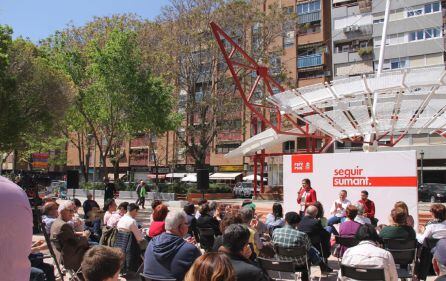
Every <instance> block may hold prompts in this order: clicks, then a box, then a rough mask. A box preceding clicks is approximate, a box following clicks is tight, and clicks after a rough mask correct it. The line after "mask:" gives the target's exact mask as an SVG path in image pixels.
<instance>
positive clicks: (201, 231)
mask: <svg viewBox="0 0 446 281" xmlns="http://www.w3.org/2000/svg"><path fill="white" fill-rule="evenodd" d="M214 235H215V233H214V230H213V229H212V228H198V237H199V238H200V247H201V248H202V249H203V250H205V251H206V252H208V251H209V250H211V249H212V247H213V246H214V239H215V237H214ZM203 242H204V243H203Z"/></svg>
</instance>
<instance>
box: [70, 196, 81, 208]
mask: <svg viewBox="0 0 446 281" xmlns="http://www.w3.org/2000/svg"><path fill="white" fill-rule="evenodd" d="M71 201H73V203H74V205H75V206H76V207H78V208H80V207H82V203H81V201H80V200H79V199H77V198H74V199H73V200H71Z"/></svg>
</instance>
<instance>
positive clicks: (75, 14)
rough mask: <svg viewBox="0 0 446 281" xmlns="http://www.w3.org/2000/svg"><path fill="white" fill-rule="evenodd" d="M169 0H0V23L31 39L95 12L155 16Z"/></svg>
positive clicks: (41, 36)
mask: <svg viewBox="0 0 446 281" xmlns="http://www.w3.org/2000/svg"><path fill="white" fill-rule="evenodd" d="M168 3H169V0H0V24H7V25H9V26H11V27H12V28H13V29H14V38H16V37H18V36H22V37H25V38H30V39H31V40H32V41H34V42H38V41H39V39H43V38H46V37H48V36H49V35H50V34H53V33H54V32H55V31H56V30H60V29H63V28H64V27H65V26H66V25H67V24H68V23H70V22H73V23H74V25H76V26H80V25H83V24H85V23H86V22H88V21H90V20H91V19H92V18H93V17H94V16H99V17H100V16H109V15H112V14H115V13H136V14H138V15H140V16H141V17H143V18H147V19H154V18H155V17H156V16H157V15H159V13H160V10H161V7H162V6H164V5H167V4H168Z"/></svg>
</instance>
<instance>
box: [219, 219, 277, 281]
mask: <svg viewBox="0 0 446 281" xmlns="http://www.w3.org/2000/svg"><path fill="white" fill-rule="evenodd" d="M249 237H250V231H249V230H248V228H247V227H246V226H245V225H243V224H232V225H230V226H228V227H227V228H226V230H225V232H224V233H223V247H221V248H220V251H221V252H223V253H225V254H227V255H228V257H229V259H230V260H231V264H232V266H233V267H234V271H235V275H236V277H237V278H236V280H249V281H266V280H268V277H267V276H265V274H264V273H263V271H262V270H261V269H260V268H258V267H257V266H255V265H254V264H253V263H252V262H251V261H250V260H249V257H250V256H251V254H252V252H251V247H250V246H249Z"/></svg>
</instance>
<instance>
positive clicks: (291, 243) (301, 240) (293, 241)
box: [273, 212, 311, 281]
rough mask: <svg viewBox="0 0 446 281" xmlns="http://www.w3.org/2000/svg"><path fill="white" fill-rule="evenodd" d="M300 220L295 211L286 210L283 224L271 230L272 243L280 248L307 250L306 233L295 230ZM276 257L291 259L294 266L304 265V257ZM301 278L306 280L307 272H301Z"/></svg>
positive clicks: (308, 241) (309, 244) (308, 243)
mask: <svg viewBox="0 0 446 281" xmlns="http://www.w3.org/2000/svg"><path fill="white" fill-rule="evenodd" d="M299 222H300V216H299V215H298V214H297V213H296V212H288V213H286V215H285V226H284V227H282V228H277V229H275V230H274V232H273V244H274V245H276V246H279V247H281V248H302V247H303V248H305V250H306V251H307V252H308V251H309V250H310V248H311V242H310V239H309V238H308V235H307V234H306V233H304V232H301V231H299V230H297V226H298V225H299ZM276 258H278V259H281V260H293V261H294V262H295V264H296V267H303V266H305V265H306V261H305V258H304V257H300V258H290V257H282V256H279V255H276ZM302 280H303V281H307V280H308V272H303V273H302Z"/></svg>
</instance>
